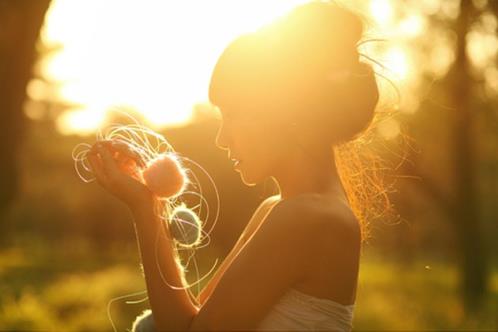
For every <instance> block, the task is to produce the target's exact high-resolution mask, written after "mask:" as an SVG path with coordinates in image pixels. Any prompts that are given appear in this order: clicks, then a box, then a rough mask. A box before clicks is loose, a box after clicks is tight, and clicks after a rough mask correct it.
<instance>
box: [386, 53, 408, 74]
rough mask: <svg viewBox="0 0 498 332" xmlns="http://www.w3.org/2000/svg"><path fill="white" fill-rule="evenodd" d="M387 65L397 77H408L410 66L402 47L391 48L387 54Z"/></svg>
mask: <svg viewBox="0 0 498 332" xmlns="http://www.w3.org/2000/svg"><path fill="white" fill-rule="evenodd" d="M385 65H386V67H387V68H388V69H389V70H390V71H391V72H392V73H393V74H394V75H395V78H396V79H399V80H404V79H406V78H407V77H408V72H409V68H410V66H409V64H408V58H407V55H406V52H405V51H404V50H403V49H402V48H399V47H392V48H390V49H389V50H388V51H387V53H386V55H385Z"/></svg>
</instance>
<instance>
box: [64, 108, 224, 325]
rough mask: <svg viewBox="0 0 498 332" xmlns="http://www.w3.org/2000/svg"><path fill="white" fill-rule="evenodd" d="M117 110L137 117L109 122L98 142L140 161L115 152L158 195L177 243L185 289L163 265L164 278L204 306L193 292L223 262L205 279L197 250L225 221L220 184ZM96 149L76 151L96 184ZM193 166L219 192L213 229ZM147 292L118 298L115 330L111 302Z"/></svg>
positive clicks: (77, 162) (84, 174) (159, 210)
mask: <svg viewBox="0 0 498 332" xmlns="http://www.w3.org/2000/svg"><path fill="white" fill-rule="evenodd" d="M113 110H114V111H117V112H119V113H120V114H124V115H125V116H126V117H127V118H129V119H131V120H132V124H127V125H124V124H117V123H113V124H109V125H107V126H105V128H102V129H100V130H99V131H98V132H97V134H96V140H97V142H107V143H108V144H110V145H111V148H112V146H116V147H121V149H123V147H125V148H126V149H127V151H128V152H129V154H128V155H129V156H132V158H129V157H128V160H134V161H135V162H131V163H123V160H122V159H121V160H120V159H119V158H122V157H123V154H120V153H119V151H120V150H116V151H115V152H114V154H113V157H114V158H115V159H117V161H118V163H119V162H121V163H120V164H119V165H120V168H121V169H122V170H123V171H124V172H126V173H128V174H129V175H130V176H133V177H134V178H135V179H137V180H139V181H141V182H142V183H143V184H145V185H146V186H147V187H148V188H149V189H150V190H151V191H152V192H153V193H154V194H155V196H156V198H157V199H156V201H157V204H156V207H155V211H154V212H155V214H156V216H157V217H158V218H159V219H160V220H162V221H163V223H162V224H163V225H164V227H165V229H166V232H165V233H166V236H167V237H168V238H170V239H171V240H172V241H171V243H172V247H173V249H174V258H175V262H176V264H177V266H178V268H179V269H180V270H181V272H182V280H183V285H172V284H170V283H169V282H168V281H167V280H166V277H165V276H164V275H163V272H162V271H161V268H160V267H159V265H158V268H159V271H160V274H161V278H162V280H163V282H164V283H165V284H167V285H168V286H169V287H171V288H173V289H186V290H187V291H188V294H189V295H190V300H191V302H192V304H193V305H195V306H198V305H199V303H198V302H197V299H196V297H195V296H194V295H193V294H192V291H191V289H190V288H191V287H192V286H194V285H196V286H197V294H200V283H201V281H202V280H203V279H205V278H206V277H207V276H208V275H209V274H210V273H211V272H212V271H213V270H214V268H215V266H216V265H217V263H218V259H216V261H215V262H214V264H213V267H212V268H211V269H210V270H209V271H208V272H207V273H206V274H205V275H204V276H202V277H200V276H199V268H198V265H197V261H196V259H195V256H194V255H195V251H196V250H197V249H200V248H203V247H205V246H207V245H209V242H210V234H211V232H212V230H213V228H214V226H215V224H216V222H217V220H218V217H219V207H220V199H219V195H218V190H217V188H216V185H215V183H214V180H213V179H212V178H211V176H210V175H209V174H208V172H207V171H206V170H205V169H204V168H203V167H202V166H201V165H199V164H198V163H196V162H195V161H193V160H191V159H190V158H188V157H186V156H183V155H181V154H180V153H178V152H176V151H175V150H174V149H173V147H172V145H171V144H170V143H169V142H168V141H167V140H166V139H165V138H164V137H163V136H162V135H160V134H158V133H156V132H154V131H153V130H151V129H149V128H147V127H145V126H143V125H141V124H140V123H139V122H138V121H137V120H136V119H134V118H133V117H132V116H131V115H129V114H127V113H125V112H124V111H121V110H119V109H116V108H115V109H113ZM90 149H91V145H90V144H87V143H80V144H78V145H76V146H75V147H74V149H73V152H72V157H73V160H74V167H75V170H76V173H77V174H78V176H79V178H80V179H81V180H83V181H84V182H87V183H88V182H93V181H95V180H96V178H95V176H94V175H93V173H92V170H91V167H90V165H89V161H88V159H87V156H88V153H89V152H90ZM187 165H188V166H189V167H187ZM192 168H197V169H199V170H200V171H201V172H202V174H204V176H206V177H207V180H208V183H209V184H210V185H211V186H212V188H213V190H214V193H215V198H216V209H215V211H214V220H213V221H212V225H211V227H210V228H209V229H205V228H206V225H207V224H208V221H210V215H212V214H213V213H211V211H210V209H209V205H208V202H207V200H206V198H205V197H203V190H202V186H201V184H200V182H199V178H198V177H197V175H196V174H195V173H194V172H193V170H192ZM188 196H190V197H192V196H193V197H194V198H195V200H196V202H197V200H198V202H197V204H195V205H194V206H192V207H188V206H187V204H186V202H185V200H186V197H188ZM160 234H161V233H160V232H157V237H156V240H155V241H156V245H155V247H156V248H157V247H158V241H159V236H160ZM180 254H181V255H180ZM155 255H156V262H157V257H158V252H157V249H156V250H155ZM182 258H183V259H182ZM191 263H193V266H194V269H195V273H196V275H197V280H196V281H195V282H193V283H190V284H189V283H188V282H187V281H186V280H185V275H184V272H186V271H188V268H189V266H190V264H191ZM143 294H146V291H143V292H138V293H133V294H128V295H125V296H120V297H116V298H114V299H112V300H111V301H110V302H109V304H108V309H107V310H108V317H109V320H110V321H111V324H112V326H113V329H114V330H115V331H116V328H115V325H114V323H113V321H112V318H111V315H110V306H111V304H112V303H113V302H114V301H117V300H122V299H125V298H128V297H131V296H138V295H143ZM144 300H145V299H144ZM141 301H143V300H140V301H127V303H137V302H141Z"/></svg>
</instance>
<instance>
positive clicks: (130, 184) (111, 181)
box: [88, 141, 154, 211]
mask: <svg viewBox="0 0 498 332" xmlns="http://www.w3.org/2000/svg"><path fill="white" fill-rule="evenodd" d="M88 161H89V162H90V166H91V168H92V171H93V173H94V175H95V178H96V180H97V182H98V183H99V184H100V185H101V186H102V187H103V188H104V189H106V190H107V191H108V192H110V193H111V194H113V195H114V196H116V197H117V198H118V199H119V200H121V201H122V202H124V203H125V204H126V205H128V206H129V207H130V209H131V210H132V211H134V210H136V209H140V208H143V207H149V206H152V203H153V201H154V195H153V193H152V192H151V191H150V190H149V189H148V188H147V186H146V185H144V184H143V182H142V179H141V175H140V172H139V167H141V166H143V161H142V160H141V159H140V156H138V155H136V154H133V152H132V151H131V150H130V149H129V148H127V146H126V144H125V143H122V142H117V141H101V142H97V143H95V144H94V145H93V146H92V148H91V149H90V152H89V153H88Z"/></svg>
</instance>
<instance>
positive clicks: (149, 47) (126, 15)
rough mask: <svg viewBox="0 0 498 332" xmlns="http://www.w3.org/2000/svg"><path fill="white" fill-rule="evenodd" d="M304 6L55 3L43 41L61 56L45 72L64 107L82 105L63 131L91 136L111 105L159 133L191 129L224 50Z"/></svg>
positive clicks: (260, 0)
mask: <svg viewBox="0 0 498 332" xmlns="http://www.w3.org/2000/svg"><path fill="white" fill-rule="evenodd" d="M302 2H304V1H303V0H285V1H268V0H252V1H243V0H223V1H222V0H213V1H198V2H195V3H192V2H189V1H157V0H127V1H124V0H106V1H101V0H86V1H78V0H53V1H52V5H51V8H50V9H49V11H48V12H47V16H46V21H45V26H44V27H43V29H42V31H41V40H42V42H43V43H44V44H46V45H49V46H50V45H62V46H63V49H62V50H61V51H58V52H56V53H53V54H48V55H46V56H44V57H43V58H42V60H41V62H40V64H39V67H40V72H41V74H42V76H43V78H45V79H47V80H49V81H52V82H55V83H56V84H58V86H59V88H58V89H57V91H56V96H57V97H58V99H59V100H60V101H63V102H68V103H71V104H75V105H77V106H75V107H77V108H76V109H74V110H71V111H69V112H67V113H63V115H62V117H61V118H60V119H58V120H57V123H58V127H59V129H60V130H61V132H63V133H66V134H69V133H75V132H76V133H87V132H91V131H92V130H95V128H96V127H98V126H99V125H100V124H101V122H102V121H103V119H104V118H105V111H106V109H109V108H111V107H113V106H114V105H126V106H127V107H130V108H133V109H135V110H137V111H138V112H140V113H141V114H143V115H144V117H145V119H146V120H148V121H150V122H151V124H152V125H154V126H156V127H158V126H164V125H168V126H174V125H182V124H184V123H186V122H188V121H189V120H190V118H191V115H192V108H193V106H194V105H195V104H196V103H199V102H204V101H206V100H207V90H208V83H209V78H210V74H211V70H212V67H213V66H214V64H215V61H216V59H217V57H218V56H219V54H220V52H221V51H222V50H223V48H224V47H225V46H226V44H227V43H228V42H229V41H230V40H231V39H233V38H234V37H235V36H237V35H239V34H241V33H243V32H246V31H250V30H253V29H255V28H257V27H258V26H259V25H261V24H264V23H266V22H269V21H270V20H272V19H273V18H275V17H276V16H278V15H280V14H282V13H284V12H285V11H286V10H288V9H290V8H292V7H293V6H295V5H297V4H299V3H302ZM35 91H36V89H35Z"/></svg>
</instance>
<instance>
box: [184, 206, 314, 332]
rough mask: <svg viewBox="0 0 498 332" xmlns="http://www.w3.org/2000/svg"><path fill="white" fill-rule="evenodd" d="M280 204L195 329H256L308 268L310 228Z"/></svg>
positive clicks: (244, 250) (219, 287)
mask: <svg viewBox="0 0 498 332" xmlns="http://www.w3.org/2000/svg"><path fill="white" fill-rule="evenodd" d="M291 210H292V209H289V207H287V206H285V204H282V205H281V206H279V205H277V206H276V207H275V208H274V209H273V210H272V211H271V213H270V214H269V215H268V217H267V220H266V221H265V222H264V223H263V225H262V226H261V227H260V229H259V230H258V231H257V232H256V233H255V235H254V236H253V237H252V238H251V239H250V240H248V242H247V243H246V245H245V246H244V247H243V248H242V249H241V251H240V253H239V254H238V256H237V257H236V258H235V260H234V261H233V263H232V264H231V265H230V266H229V267H228V269H227V271H226V272H225V273H224V274H223V276H222V278H221V279H220V281H219V283H218V285H217V287H216V288H215V289H214V291H213V293H212V295H211V297H209V299H208V300H207V301H206V303H205V304H204V305H203V306H202V307H201V309H200V311H199V312H198V314H197V315H196V316H195V317H194V319H193V321H192V324H191V326H190V329H191V330H235V329H246V330H248V329H254V328H255V327H257V325H258V323H259V322H260V321H261V320H262V319H263V318H264V315H265V313H266V312H268V310H269V309H270V308H271V306H272V305H273V304H274V303H275V302H276V301H277V300H278V298H279V297H280V296H282V295H283V293H284V292H285V291H286V290H287V289H288V288H289V287H291V286H292V285H293V284H294V283H296V282H297V281H299V280H301V279H302V278H303V276H304V274H305V271H306V269H307V255H308V254H307V245H306V241H307V239H306V236H307V234H308V233H307V232H306V228H305V227H303V226H304V225H303V224H304V223H302V221H301V220H297V218H296V217H295V214H294V213H292V211H291Z"/></svg>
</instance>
